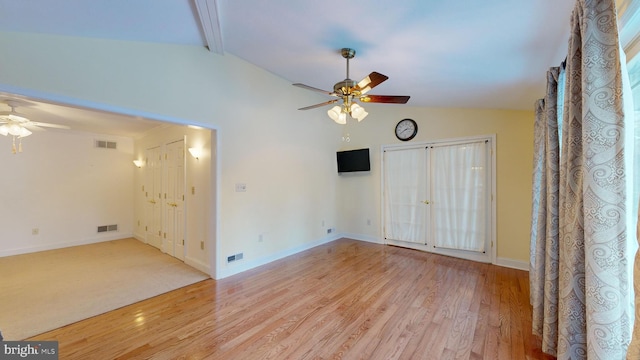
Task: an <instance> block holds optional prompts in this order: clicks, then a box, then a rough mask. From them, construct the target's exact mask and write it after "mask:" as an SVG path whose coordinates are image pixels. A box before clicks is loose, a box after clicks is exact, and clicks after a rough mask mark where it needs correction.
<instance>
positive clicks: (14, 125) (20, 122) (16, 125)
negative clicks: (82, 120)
mask: <svg viewBox="0 0 640 360" xmlns="http://www.w3.org/2000/svg"><path fill="white" fill-rule="evenodd" d="M5 104H7V106H9V107H10V108H11V110H10V111H0V135H4V136H8V135H11V136H13V149H12V150H13V153H14V154H15V153H16V152H22V138H24V137H27V136H29V135H31V134H32V132H31V130H36V131H37V130H43V129H41V128H43V127H48V128H56V129H70V128H69V127H68V126H65V125H58V124H50V123H44V122H37V121H31V120H29V119H28V118H27V117H26V116H24V115H22V114H20V113H18V112H16V110H15V108H16V107H17V106H16V105H15V104H14V103H13V102H9V101H7V102H5ZM16 138H18V139H19V144H18V148H17V149H16Z"/></svg>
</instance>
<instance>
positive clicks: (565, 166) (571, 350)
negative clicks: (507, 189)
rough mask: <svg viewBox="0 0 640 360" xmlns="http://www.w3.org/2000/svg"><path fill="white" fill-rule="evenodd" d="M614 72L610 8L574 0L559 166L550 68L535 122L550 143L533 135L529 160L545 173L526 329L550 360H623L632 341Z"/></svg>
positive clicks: (537, 190)
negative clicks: (552, 358)
mask: <svg viewBox="0 0 640 360" xmlns="http://www.w3.org/2000/svg"><path fill="white" fill-rule="evenodd" d="M620 65H621V56H620V46H619V40H618V32H617V24H616V10H615V1H614V0H578V1H577V2H576V6H575V8H574V11H573V14H572V18H571V36H570V40H569V51H568V56H567V64H566V84H565V88H564V90H565V96H564V106H563V108H564V109H563V117H562V153H561V154H560V156H559V163H556V161H557V160H556V159H557V156H558V154H559V152H560V151H559V148H558V147H557V146H555V144H556V143H555V141H557V140H555V141H554V139H553V136H554V135H553V134H554V133H555V134H557V124H558V122H557V121H554V120H553V119H551V118H552V113H553V112H554V111H553V110H552V109H551V107H554V106H556V105H557V104H552V103H550V99H553V98H554V96H553V91H554V90H553V89H554V86H555V89H557V84H555V85H554V81H553V79H552V78H554V74H555V69H552V70H551V71H550V76H549V77H550V78H551V79H550V84H549V89H550V90H549V91H548V92H549V94H547V97H546V98H545V102H544V103H545V110H544V114H545V115H544V116H542V117H541V118H539V119H536V122H537V124H536V129H538V128H541V129H543V130H539V131H545V132H546V134H548V135H545V140H544V142H543V141H540V136H538V135H536V140H537V141H536V144H535V149H536V150H535V153H536V154H537V155H536V158H535V160H536V161H540V160H539V159H538V158H539V157H540V158H542V161H543V166H542V171H543V172H545V174H544V175H539V174H534V193H533V197H534V210H537V212H534V214H533V221H532V239H531V251H532V252H533V253H532V254H531V271H530V281H531V285H532V288H531V302H532V306H533V312H534V313H533V331H534V333H535V334H537V335H539V336H541V337H542V340H543V349H542V350H543V351H544V352H546V353H549V354H553V355H556V356H557V357H558V359H587V358H588V359H624V357H625V354H626V351H627V347H628V344H629V342H630V339H631V327H630V324H631V323H632V322H633V318H632V316H633V314H632V313H631V311H630V310H631V309H632V308H633V307H632V299H631V294H630V286H631V283H632V280H631V278H630V276H629V274H630V267H631V265H632V262H631V259H630V258H631V257H632V256H633V254H631V253H630V249H632V248H633V247H632V246H630V241H633V239H630V238H628V237H627V235H626V234H627V229H626V226H627V195H626V194H627V177H626V169H625V160H626V158H627V156H629V154H626V153H625V128H624V111H623V100H622V68H621V66H620ZM556 79H557V78H556ZM551 101H552V100H551ZM538 122H542V124H538ZM554 127H555V130H554ZM541 153H542V155H539V154H541ZM556 164H559V166H556ZM536 169H539V166H536ZM556 169H557V170H556ZM538 171H539V170H538ZM538 178H541V179H542V180H540V181H538V183H536V180H537V179H538ZM543 181H544V184H543ZM536 197H538V198H536ZM556 202H557V208H556V205H555V204H556ZM543 205H544V207H543ZM536 206H538V208H537V209H536ZM556 209H557V211H556ZM534 226H535V230H534V229H533V227H534ZM556 231H557V232H556Z"/></svg>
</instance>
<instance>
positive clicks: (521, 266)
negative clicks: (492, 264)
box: [496, 257, 529, 271]
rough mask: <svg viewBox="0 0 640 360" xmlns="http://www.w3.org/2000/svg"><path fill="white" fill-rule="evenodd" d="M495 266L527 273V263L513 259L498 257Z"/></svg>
mask: <svg viewBox="0 0 640 360" xmlns="http://www.w3.org/2000/svg"><path fill="white" fill-rule="evenodd" d="M496 265H498V266H503V267H508V268H512V269H518V270H524V271H529V262H527V261H522V260H514V259H507V258H500V257H499V258H498V259H497V260H496Z"/></svg>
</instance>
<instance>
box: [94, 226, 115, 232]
mask: <svg viewBox="0 0 640 360" xmlns="http://www.w3.org/2000/svg"><path fill="white" fill-rule="evenodd" d="M107 231H118V225H117V224H114V225H102V226H98V232H99V233H101V232H107Z"/></svg>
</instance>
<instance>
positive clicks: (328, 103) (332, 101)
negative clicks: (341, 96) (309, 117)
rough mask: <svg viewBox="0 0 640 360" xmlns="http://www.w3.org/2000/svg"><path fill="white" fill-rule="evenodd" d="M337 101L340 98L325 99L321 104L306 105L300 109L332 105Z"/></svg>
mask: <svg viewBox="0 0 640 360" xmlns="http://www.w3.org/2000/svg"><path fill="white" fill-rule="evenodd" d="M336 102H338V99H335V100H329V101H325V102H323V103H320V104H315V105H310V106H306V107H303V108H300V109H298V110H309V109H315V108H318V107H321V106H325V105H331V104H334V103H336Z"/></svg>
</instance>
